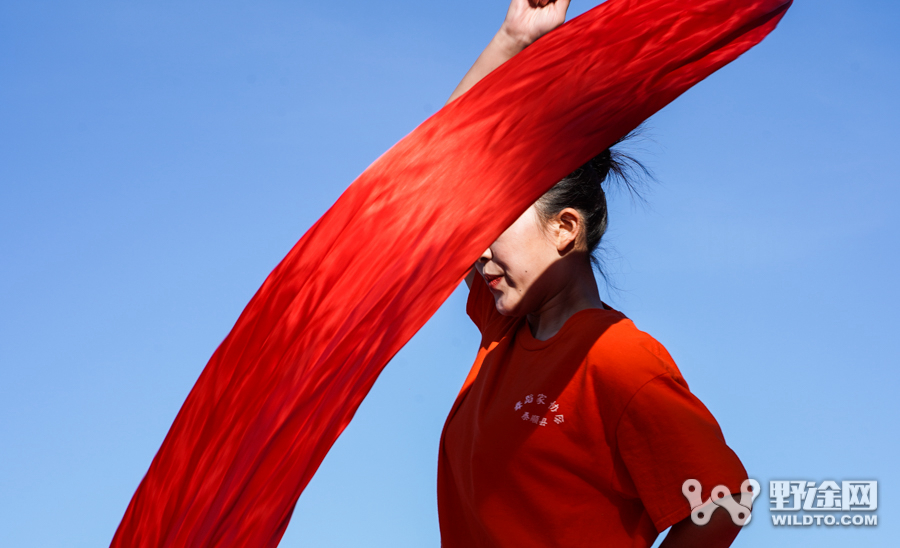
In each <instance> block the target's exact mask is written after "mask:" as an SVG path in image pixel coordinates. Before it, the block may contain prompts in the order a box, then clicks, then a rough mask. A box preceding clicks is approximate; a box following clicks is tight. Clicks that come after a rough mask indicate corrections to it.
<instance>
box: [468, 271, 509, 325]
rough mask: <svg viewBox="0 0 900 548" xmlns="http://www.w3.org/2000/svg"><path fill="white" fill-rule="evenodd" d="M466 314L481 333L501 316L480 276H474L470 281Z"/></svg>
mask: <svg viewBox="0 0 900 548" xmlns="http://www.w3.org/2000/svg"><path fill="white" fill-rule="evenodd" d="M466 313H467V314H468V315H469V317H470V318H472V321H473V322H475V325H476V326H477V327H478V330H479V331H481V332H482V333H484V329H485V328H486V327H487V326H488V325H489V324H490V323H491V322H492V321H493V320H494V319H496V318H497V317H500V316H501V314H500V313H499V312H497V305H495V304H494V296H493V295H492V294H491V290H490V289H488V286H487V284H486V283H484V278H482V277H481V276H475V279H474V280H472V287H470V288H469V299H468V300H467V301H466Z"/></svg>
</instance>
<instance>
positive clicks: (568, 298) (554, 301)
mask: <svg viewBox="0 0 900 548" xmlns="http://www.w3.org/2000/svg"><path fill="white" fill-rule="evenodd" d="M589 308H603V301H601V300H600V291H599V290H598V289H597V281H596V280H595V279H594V273H593V271H592V270H591V267H590V264H588V265H587V266H586V267H579V268H575V269H573V271H572V272H571V275H570V276H568V277H566V279H565V283H562V284H560V286H559V288H558V290H557V291H555V292H553V293H551V294H550V295H549V297H548V298H547V300H546V301H545V302H544V304H543V305H542V306H541V307H540V308H539V309H538V310H537V311H536V312H533V313H531V314H528V315H527V316H526V319H527V321H528V327H529V329H530V330H531V334H532V335H533V336H534V338H535V339H537V340H539V341H546V340H547V339H549V338H550V337H552V336H554V335H556V334H557V333H559V330H560V329H562V326H563V325H565V323H566V320H568V319H569V318H571V317H572V315H574V314H575V313H576V312H580V311H581V310H586V309H589Z"/></svg>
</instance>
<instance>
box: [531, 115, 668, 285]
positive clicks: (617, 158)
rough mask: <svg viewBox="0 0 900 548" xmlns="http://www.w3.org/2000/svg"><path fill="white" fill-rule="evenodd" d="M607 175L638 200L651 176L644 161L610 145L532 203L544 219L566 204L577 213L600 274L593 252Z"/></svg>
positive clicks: (603, 219)
mask: <svg viewBox="0 0 900 548" xmlns="http://www.w3.org/2000/svg"><path fill="white" fill-rule="evenodd" d="M641 129H642V128H638V129H636V130H635V131H632V132H631V133H629V134H628V135H626V136H625V137H623V138H621V139H619V140H618V141H616V142H615V143H614V144H613V146H616V145H618V144H620V143H622V142H624V141H628V140H633V139H634V138H635V137H637V136H638V135H640V133H641ZM610 178H613V179H616V180H617V181H618V182H620V183H623V184H624V185H625V187H626V188H627V189H628V191H629V192H630V193H631V195H632V197H636V198H638V199H642V198H641V194H640V192H639V187H640V186H641V183H642V182H643V181H644V180H645V179H650V178H652V175H651V173H650V171H649V170H648V169H647V168H646V167H645V166H644V164H642V163H641V162H639V161H638V160H636V159H634V158H633V157H632V156H630V155H628V154H626V153H623V152H620V151H618V150H613V148H612V147H610V148H608V149H606V150H604V151H603V152H601V153H600V154H598V155H596V156H594V157H593V158H591V159H590V160H588V162H587V163H586V164H584V165H583V166H581V167H579V168H578V169H576V170H575V171H573V172H572V173H570V174H569V175H568V176H566V177H565V178H564V179H562V180H561V181H559V182H558V183H556V184H555V185H553V187H552V188H550V190H548V191H547V192H545V193H544V195H543V196H541V197H540V198H539V199H538V200H537V202H535V207H536V209H537V212H538V215H540V217H541V218H542V220H544V221H545V222H546V221H549V220H550V219H551V218H552V217H554V216H555V215H557V214H558V213H559V212H560V211H562V210H563V209H566V208H567V207H570V208H572V209H575V210H576V211H578V212H579V213H580V214H581V216H582V218H583V220H584V227H585V230H584V240H583V241H584V244H585V245H586V246H587V250H588V254H589V256H590V260H591V263H592V264H593V265H594V267H596V268H597V269H598V270H600V271H601V274H603V272H602V269H601V268H600V259H599V258H598V257H597V255H596V254H595V251H596V250H597V246H598V245H599V244H600V240H601V239H602V238H603V234H604V233H605V232H606V225H607V210H606V193H605V192H604V191H603V186H602V185H603V183H604V182H606V181H607V180H608V179H610Z"/></svg>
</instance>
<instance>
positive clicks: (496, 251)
mask: <svg viewBox="0 0 900 548" xmlns="http://www.w3.org/2000/svg"><path fill="white" fill-rule="evenodd" d="M558 236H559V235H558V234H557V233H556V232H555V231H553V230H550V231H548V230H547V229H545V228H544V227H543V226H542V224H541V219H540V217H539V216H538V213H537V210H536V209H535V206H533V205H532V206H531V207H529V208H528V209H527V210H526V211H525V213H523V214H522V215H521V216H520V217H519V218H518V219H517V220H516V221H515V222H514V223H513V224H512V225H511V226H510V227H509V228H507V229H506V231H505V232H504V233H503V234H501V235H500V237H499V238H497V240H496V241H495V242H494V243H493V244H491V247H489V248H487V249H486V250H485V251H484V253H482V254H481V257H480V258H479V259H478V261H477V262H476V263H475V268H476V269H477V271H478V273H479V274H481V276H482V277H483V278H484V281H485V282H486V283H487V285H488V288H490V290H491V293H493V295H494V302H495V304H496V305H497V311H498V312H500V313H501V314H503V315H506V316H524V315H526V314H531V313H533V312H535V311H538V310H539V309H540V307H541V306H542V304H543V303H544V302H545V301H546V299H547V298H548V297H549V296H552V288H553V286H554V282H555V280H553V279H552V278H553V276H550V275H549V274H550V271H549V269H550V267H551V266H552V265H553V264H554V263H556V262H557V261H559V260H560V255H561V254H560V249H559V237H558Z"/></svg>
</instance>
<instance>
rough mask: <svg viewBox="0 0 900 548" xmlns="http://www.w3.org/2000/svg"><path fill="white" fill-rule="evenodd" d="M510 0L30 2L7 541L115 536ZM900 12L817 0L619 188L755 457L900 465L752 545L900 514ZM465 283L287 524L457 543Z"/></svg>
mask: <svg viewBox="0 0 900 548" xmlns="http://www.w3.org/2000/svg"><path fill="white" fill-rule="evenodd" d="M592 6H593V3H590V2H582V1H579V0H574V1H573V5H572V8H571V10H570V13H571V15H576V14H578V13H580V12H583V11H585V10H587V9H589V8H590V7H592ZM505 10H506V1H505V0H461V1H458V2H450V3H448V2H413V1H409V0H398V1H394V2H387V3H377V2H355V1H354V2H351V1H334V2H327V3H325V2H322V3H316V2H309V1H303V0H295V1H292V2H287V1H261V2H144V1H132V2H124V1H121V0H120V1H108V2H102V1H92V2H43V1H30V2H10V1H5V2H0V311H2V314H0V440H2V441H0V544H2V545H3V546H10V547H58V546H67V547H68V546H72V547H82V546H84V547H95V546H103V545H105V544H107V543H108V542H109V540H110V539H111V538H112V535H113V533H114V531H115V528H116V526H117V524H118V522H119V520H120V519H121V517H122V514H123V512H124V510H125V507H126V506H127V504H128V501H129V499H130V497H131V495H132V493H133V492H134V490H135V488H136V487H137V485H138V482H139V481H140V479H141V477H142V476H143V474H144V473H145V472H146V470H147V467H148V466H149V464H150V461H151V459H152V458H153V455H154V454H155V452H156V450H157V448H158V447H159V444H160V443H161V441H162V439H163V437H164V435H165V433H166V431H167V430H168V427H169V425H170V424H171V422H172V420H173V418H174V417H175V414H176V413H177V411H178V409H179V407H180V405H181V403H182V402H183V400H184V398H185V396H186V395H187V393H188V391H189V390H190V388H191V386H192V385H193V383H194V381H195V380H196V378H197V376H198V375H199V374H200V371H201V370H202V368H203V366H204V365H205V363H206V361H207V359H208V358H209V356H210V355H211V354H212V352H213V350H214V349H215V348H216V346H217V345H218V343H219V342H220V341H221V340H222V338H223V337H224V336H225V335H226V334H227V332H228V330H229V329H230V327H231V326H232V324H233V323H234V321H235V320H236V319H237V317H238V314H239V313H240V311H241V310H242V309H243V307H244V305H245V304H246V303H247V301H248V300H249V298H250V297H251V295H252V294H253V293H254V292H255V290H256V289H257V288H258V287H259V284H260V283H261V282H262V281H263V279H264V278H265V276H266V275H267V274H268V272H269V271H270V270H271V269H272V268H273V267H274V266H275V265H276V264H277V262H278V261H279V260H280V259H281V257H283V255H284V254H285V253H286V252H287V251H288V249H289V248H290V247H291V245H292V244H293V243H294V242H295V241H296V240H297V239H299V238H300V236H302V235H303V233H304V232H305V230H306V229H307V228H308V227H309V226H310V225H311V224H312V223H313V222H315V220H316V219H317V218H318V217H319V216H320V215H321V214H322V213H323V212H324V211H325V210H326V209H327V208H328V207H329V206H330V205H331V203H332V202H333V201H334V200H335V199H336V198H337V197H338V196H339V194H340V193H341V192H342V190H343V189H344V188H346V186H347V185H348V184H350V182H351V181H352V180H353V179H354V178H355V177H356V176H357V175H358V174H359V173H360V172H361V171H362V170H363V169H365V167H366V166H367V165H368V164H369V163H370V162H372V161H373V160H374V159H375V158H376V157H377V156H378V155H379V154H381V153H382V152H384V151H385V150H387V149H388V148H389V147H390V146H391V145H392V144H393V143H395V142H396V141H397V140H399V139H400V138H401V137H403V136H404V135H405V134H407V133H408V132H410V131H411V130H412V129H413V128H414V127H416V125H417V124H419V123H420V122H422V121H423V120H424V119H425V118H427V117H428V116H429V115H431V114H432V113H434V112H435V111H436V110H437V109H438V108H439V107H440V106H441V105H442V104H443V102H444V101H445V100H446V98H447V96H448V95H449V94H450V92H451V91H452V90H453V88H454V87H455V85H456V83H457V82H458V81H459V79H460V78H461V77H462V75H463V74H464V73H465V71H466V70H467V68H468V67H469V66H470V65H471V63H472V62H473V61H474V59H475V57H476V56H477V55H478V53H479V52H480V51H481V49H482V48H483V46H484V45H485V44H486V43H487V41H488V40H489V39H490V37H491V36H492V34H493V33H494V32H495V31H496V29H497V28H498V27H499V24H500V22H501V21H502V19H503V15H504V13H505ZM898 20H900V4H898V3H897V2H895V1H893V0H869V1H866V2H847V1H843V2H838V1H836V0H806V1H804V0H798V1H797V2H795V5H794V7H793V8H792V9H791V11H790V12H789V13H788V14H787V16H786V18H785V19H784V21H783V22H782V24H781V26H780V27H779V28H778V29H777V30H776V31H775V33H774V34H773V35H771V36H770V37H769V38H768V39H767V40H766V41H765V42H764V43H763V44H761V45H760V46H759V47H757V48H756V49H754V50H752V51H751V52H749V53H748V54H747V55H745V56H744V57H742V58H741V59H739V60H738V61H737V62H735V63H733V64H732V65H730V66H729V67H726V68H725V69H724V70H722V71H720V72H719V73H717V74H715V75H714V76H712V77H711V78H709V79H708V80H707V81H705V82H703V83H702V84H700V85H699V86H697V87H696V88H694V89H693V90H691V91H690V92H688V93H687V94H686V95H684V96H683V97H681V98H680V99H679V100H677V101H676V102H675V103H674V104H672V105H671V106H669V107H668V108H666V109H665V110H664V111H662V112H661V113H660V114H658V115H657V116H655V117H654V118H653V119H652V120H651V121H650V128H651V131H650V137H651V140H649V141H647V142H646V143H644V144H643V145H642V146H640V147H639V149H638V150H636V151H635V152H636V153H638V154H639V156H640V158H641V159H643V160H644V161H645V162H646V163H648V164H649V165H650V167H651V168H652V169H653V170H654V172H655V174H656V177H657V179H658V183H657V184H656V185H654V187H653V189H652V191H651V192H650V193H649V194H648V199H649V206H647V207H644V206H639V205H634V204H632V203H631V202H630V201H629V199H628V197H627V196H619V197H617V198H616V199H615V201H614V202H613V204H612V212H611V217H610V231H609V233H608V236H607V244H606V245H607V248H608V252H607V264H608V272H609V274H610V276H611V278H612V280H613V281H614V282H615V284H616V286H617V287H618V289H617V290H614V291H609V292H607V294H608V295H607V297H606V299H607V300H608V301H609V302H610V303H611V304H612V305H613V306H615V307H616V308H618V309H620V310H622V311H623V312H625V313H626V314H627V315H628V316H629V317H631V318H632V319H633V320H634V321H635V323H636V324H637V325H638V327H640V328H642V329H643V330H645V331H647V332H649V333H650V334H652V335H653V336H654V337H656V338H657V339H658V340H659V341H660V342H662V343H663V344H664V345H665V346H666V347H667V348H668V349H669V351H670V352H671V354H672V355H673V357H674V358H675V360H676V362H677V363H678V364H679V367H680V368H681V370H682V372H683V373H684V376H685V378H686V379H687V381H688V382H689V383H690V385H691V387H692V389H693V391H694V392H695V393H696V394H697V395H698V396H699V397H700V398H701V399H702V400H703V401H704V402H705V403H706V404H707V406H708V407H709V408H710V410H711V411H712V412H713V414H714V415H715V416H716V417H717V419H718V420H719V422H720V424H721V425H722V428H723V431H724V432H725V436H726V439H727V440H728V442H729V444H730V445H731V446H732V447H733V448H734V449H735V451H736V452H737V454H738V455H739V456H740V457H741V459H742V460H743V462H744V464H745V465H746V467H747V469H748V471H749V472H750V475H751V476H752V477H755V478H757V479H758V480H760V482H761V483H762V484H763V486H764V488H765V487H767V485H768V481H769V480H771V479H796V480H810V481H816V482H821V481H823V480H837V481H840V480H843V479H870V480H878V481H879V499H878V502H879V510H878V516H879V525H878V526H877V527H875V528H852V527H850V528H840V527H837V528H827V527H824V526H823V527H809V528H794V529H790V530H788V529H782V528H776V527H774V526H773V525H772V524H771V520H770V513H769V511H768V506H769V505H768V504H767V501H766V500H764V499H763V500H760V501H758V502H757V504H758V505H759V506H758V508H759V510H757V511H755V512H754V522H753V523H752V524H751V525H749V526H748V527H747V529H746V530H745V531H743V532H742V534H741V535H740V536H739V538H738V541H737V543H736V546H779V547H780V546H785V547H786V546H826V547H830V546H896V540H895V541H893V542H892V541H890V539H891V538H896V537H897V535H898V532H900V527H898V521H900V512H898V510H897V506H896V504H897V500H898V493H900V481H898V480H900V475H898V472H897V468H896V461H897V455H898V454H900V444H898V428H897V418H898V417H900V406H898V396H897V388H898V377H900V376H898V373H897V367H898V340H900V339H898V335H897V333H898V332H900V320H898V313H897V310H898V307H900V289H898V285H897V279H898V275H897V274H898V266H900V223H898V222H897V219H898V215H897V213H896V212H897V210H898V207H900V188H898V184H897V183H898V177H897V173H898V171H900V169H898V168H900V165H898V164H900V154H897V152H896V149H897V147H898V144H900V138H898V127H900V109H898V107H897V97H898V96H900V94H898V82H900V70H898V68H900V67H898V59H900V34H898V33H897V31H896V22H897V21H898ZM464 297H465V295H464V292H463V291H457V292H456V293H455V294H454V295H453V296H452V297H451V298H450V299H449V300H448V301H447V303H446V304H445V305H444V307H443V308H442V309H441V310H440V311H439V312H438V313H437V315H436V316H435V317H434V318H433V319H432V320H431V321H430V322H429V323H428V325H426V327H425V328H424V329H423V330H422V331H421V332H420V333H419V334H418V335H417V336H416V337H415V338H414V339H413V340H412V342H411V343H410V344H409V345H407V347H406V348H405V349H404V350H403V351H402V352H401V353H400V354H399V355H398V356H397V357H396V358H395V359H394V360H393V362H392V363H391V364H389V365H388V367H387V369H386V370H385V372H384V374H383V375H382V377H381V378H380V379H379V381H378V383H377V384H376V386H375V388H374V390H373V391H372V393H371V394H370V396H369V398H368V399H367V400H366V401H365V402H364V403H363V405H362V407H361V408H360V410H359V412H358V414H357V416H356V418H355V420H354V422H353V423H352V424H351V425H350V427H349V428H348V429H347V431H346V432H345V433H344V435H343V436H342V437H341V439H340V440H339V441H338V442H337V444H336V445H335V447H334V449H333V450H332V452H331V453H330V454H329V456H328V457H327V458H326V460H325V462H324V464H323V466H322V467H321V469H320V470H319V473H318V475H317V476H316V477H315V478H314V479H313V481H312V483H311V484H310V485H309V488H308V489H307V490H306V492H305V493H304V495H303V496H302V497H301V499H300V501H299V503H298V505H297V508H296V512H295V514H294V519H293V521H292V523H291V525H290V527H289V529H288V532H287V534H286V536H285V538H284V540H283V542H282V546H317V547H350V546H353V547H356V546H366V547H380V546H383V547H391V548H396V547H423V546H426V547H427V546H434V547H437V546H438V545H439V537H438V526H437V509H436V502H435V476H436V461H437V445H438V438H439V435H440V431H441V427H442V424H443V420H444V417H445V416H446V413H447V411H448V410H449V408H450V405H451V403H452V401H453V399H454V398H455V396H456V393H457V391H458V389H459V386H460V384H461V383H462V380H463V378H464V376H465V374H466V372H467V370H468V367H469V366H470V365H471V362H472V359H473V357H474V355H475V350H476V346H477V343H478V337H477V331H476V329H475V328H474V326H473V325H471V323H470V322H469V320H468V318H467V317H466V316H465V313H464V311H463V307H464ZM760 503H762V504H760Z"/></svg>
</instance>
